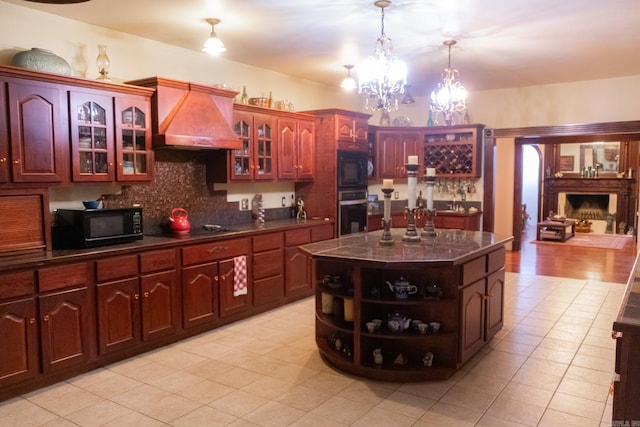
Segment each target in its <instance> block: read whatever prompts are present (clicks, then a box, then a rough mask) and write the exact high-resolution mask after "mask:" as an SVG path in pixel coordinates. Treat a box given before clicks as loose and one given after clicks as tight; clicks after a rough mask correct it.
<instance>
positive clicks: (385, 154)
mask: <svg viewBox="0 0 640 427" xmlns="http://www.w3.org/2000/svg"><path fill="white" fill-rule="evenodd" d="M421 136H422V134H421V133H420V132H416V131H410V130H402V129H399V130H387V129H384V128H383V129H378V130H377V131H376V162H377V165H376V166H375V171H376V178H404V177H406V176H407V172H406V170H405V165H406V164H407V162H408V160H409V159H408V157H409V156H418V164H420V165H422V164H423V163H424V161H423V159H424V154H423V150H422V141H421ZM423 174H424V168H423V167H420V168H419V169H418V176H422V175H423Z"/></svg>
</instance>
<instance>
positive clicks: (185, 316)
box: [182, 262, 218, 328]
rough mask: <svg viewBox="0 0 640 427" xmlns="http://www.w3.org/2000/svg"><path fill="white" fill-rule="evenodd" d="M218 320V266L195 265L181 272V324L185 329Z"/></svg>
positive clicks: (211, 264)
mask: <svg viewBox="0 0 640 427" xmlns="http://www.w3.org/2000/svg"><path fill="white" fill-rule="evenodd" d="M217 318H218V265H217V263H215V262H214V263H210V264H203V265H197V266H194V267H188V268H184V269H183V270H182V322H183V326H184V327H185V328H188V327H190V326H195V325H201V324H203V323H208V322H212V321H214V320H216V319H217Z"/></svg>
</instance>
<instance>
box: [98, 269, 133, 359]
mask: <svg viewBox="0 0 640 427" xmlns="http://www.w3.org/2000/svg"><path fill="white" fill-rule="evenodd" d="M97 293H98V342H99V344H100V354H105V353H108V352H111V351H117V350H121V349H123V348H127V347H130V346H133V345H135V344H137V343H139V342H140V320H139V319H140V301H139V299H140V294H139V292H138V278H131V279H125V280H121V281H118V282H112V283H105V284H102V285H98V286H97Z"/></svg>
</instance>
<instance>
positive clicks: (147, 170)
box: [115, 95, 153, 181]
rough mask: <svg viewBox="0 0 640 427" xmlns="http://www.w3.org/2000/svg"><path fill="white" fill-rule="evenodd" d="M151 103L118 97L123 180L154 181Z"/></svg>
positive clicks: (118, 169)
mask: <svg viewBox="0 0 640 427" xmlns="http://www.w3.org/2000/svg"><path fill="white" fill-rule="evenodd" d="M150 111H151V101H150V100H149V99H148V98H146V97H141V96H134V95H127V96H117V97H116V98H115V123H116V162H117V164H116V166H117V167H116V178H117V179H118V180H119V181H151V180H152V178H153V149H152V145H151V144H152V140H151V115H150V114H149V112H150Z"/></svg>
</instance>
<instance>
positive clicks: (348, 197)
mask: <svg viewBox="0 0 640 427" xmlns="http://www.w3.org/2000/svg"><path fill="white" fill-rule="evenodd" d="M337 173H338V177H337V178H338V230H339V232H340V235H344V234H351V233H358V232H361V231H366V230H367V203H368V201H367V185H368V172H367V153H364V152H355V151H338V164H337Z"/></svg>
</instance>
